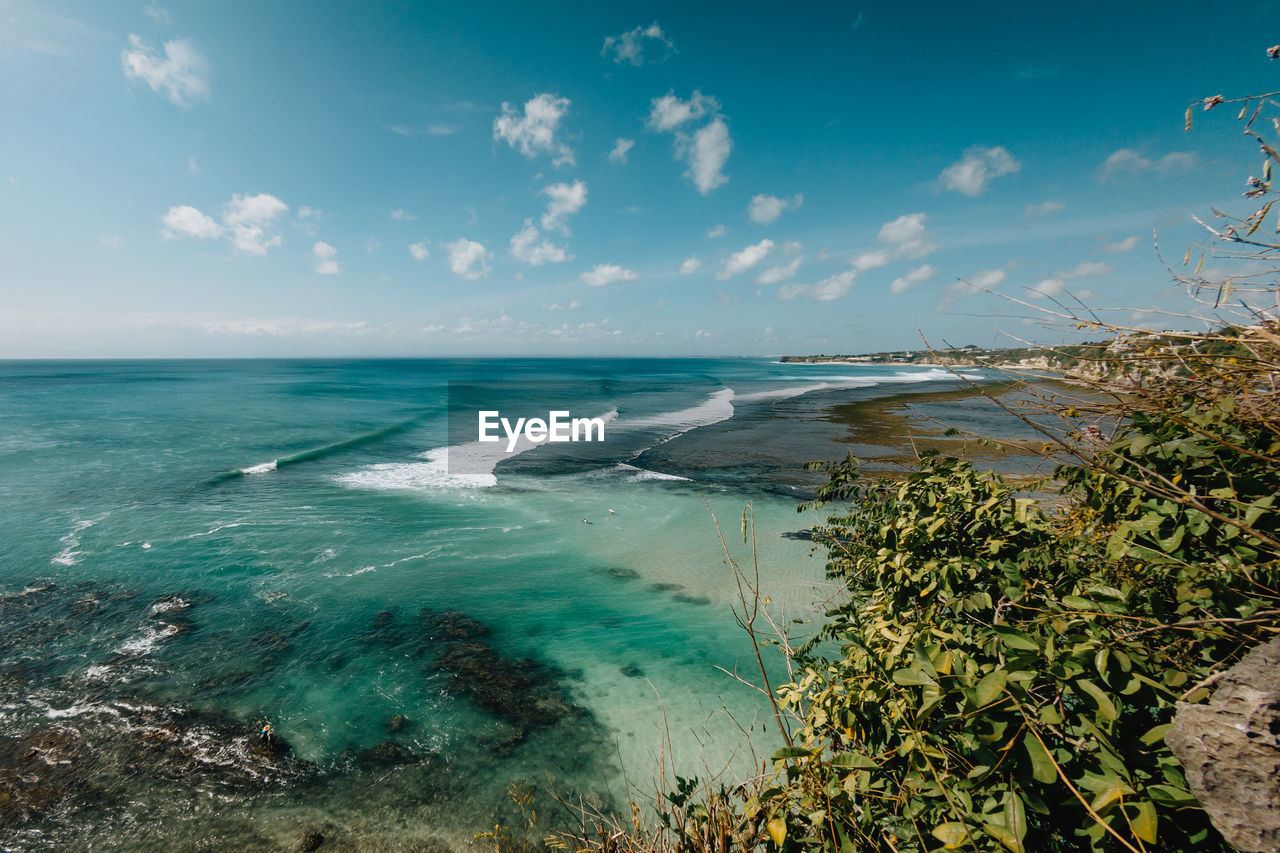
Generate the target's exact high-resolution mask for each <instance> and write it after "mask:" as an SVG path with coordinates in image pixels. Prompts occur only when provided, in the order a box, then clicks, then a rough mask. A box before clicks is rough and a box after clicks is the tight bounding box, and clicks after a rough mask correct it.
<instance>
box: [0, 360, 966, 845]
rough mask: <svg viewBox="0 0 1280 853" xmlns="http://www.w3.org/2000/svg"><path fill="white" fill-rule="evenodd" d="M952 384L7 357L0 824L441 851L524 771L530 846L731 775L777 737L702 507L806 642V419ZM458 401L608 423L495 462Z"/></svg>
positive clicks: (812, 614) (18, 841) (886, 376)
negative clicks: (748, 520) (564, 829)
mask: <svg viewBox="0 0 1280 853" xmlns="http://www.w3.org/2000/svg"><path fill="white" fill-rule="evenodd" d="M955 385H956V380H955V377H954V376H952V375H951V374H949V373H947V372H946V371H942V370H936V369H928V368H912V367H902V368H899V367H885V366H870V365H867V366H863V365H859V366H848V365H831V364H815V365H809V364H780V363H777V362H773V361H769V360H764V359H585V358H584V359H545V360H544V359H444V360H350V361H331V360H288V361H277V360H272V361H132V362H108V361H78V362H0V844H2V845H3V849H5V850H43V849H84V850H90V849H92V850H174V849H225V848H226V847H228V846H232V845H234V846H236V847H237V848H239V849H242V850H259V849H261V850H280V849H297V847H298V845H299V844H300V841H301V839H303V838H304V836H306V835H307V834H308V833H312V832H318V833H320V834H322V835H324V836H325V838H326V839H327V841H326V845H327V846H325V847H323V848H321V849H349V850H437V851H441V850H450V849H454V850H460V849H465V848H466V847H469V846H471V845H472V844H473V841H472V839H473V837H474V836H475V834H476V833H479V832H484V831H486V830H489V831H492V829H493V827H494V825H495V824H497V825H499V826H502V825H507V826H513V827H518V826H519V824H520V815H519V812H518V811H517V810H516V809H515V806H514V804H513V802H512V800H511V798H510V797H509V796H508V790H509V788H510V786H511V785H512V784H519V783H521V782H524V783H529V784H532V785H534V786H535V787H536V788H537V789H538V793H537V794H536V799H535V802H536V803H537V804H538V806H539V808H538V814H539V827H538V829H537V830H536V831H535V835H539V834H541V833H542V832H543V831H544V830H547V829H550V828H552V827H553V826H554V825H555V824H556V822H557V821H564V820H567V819H568V817H569V815H570V812H569V811H568V810H567V809H566V808H565V807H564V806H563V805H562V804H561V803H559V802H557V799H560V800H563V801H564V802H566V803H578V802H587V803H589V804H593V805H594V806H596V807H599V808H603V809H620V810H623V811H625V810H627V809H628V808H629V807H628V803H629V802H630V801H632V800H636V801H638V802H642V801H643V797H645V796H646V795H647V796H652V795H653V793H654V791H655V790H659V789H662V788H663V786H664V785H667V784H672V783H673V779H674V777H675V776H677V775H679V776H682V777H686V778H693V777H697V778H699V779H701V780H707V779H712V778H715V779H719V780H722V781H725V782H726V783H727V784H732V783H733V782H734V781H736V780H741V779H744V778H746V777H748V776H749V775H751V774H752V773H755V772H758V770H759V762H760V758H761V756H762V755H765V756H767V754H768V752H769V751H771V749H772V748H773V746H774V745H776V742H777V740H778V738H777V734H776V732H771V730H770V725H771V722H770V718H769V711H768V706H767V704H766V703H765V702H764V700H763V698H762V697H761V696H760V695H759V694H758V693H757V692H755V691H753V690H752V689H751V688H750V687H748V686H746V685H744V684H742V683H740V682H739V681H737V680H735V678H734V677H732V675H731V674H732V673H738V674H740V675H741V676H742V677H743V678H746V679H748V680H752V681H758V673H755V672H754V671H753V669H754V657H753V654H752V650H751V644H750V642H749V641H748V640H747V639H746V637H745V635H744V634H743V632H742V630H741V628H740V627H739V626H738V625H737V624H735V621H734V617H733V613H732V610H731V607H732V605H733V604H734V603H735V602H736V601H737V591H736V590H737V587H736V585H735V582H734V578H733V575H732V573H731V571H730V569H729V568H728V567H727V565H726V564H725V560H724V553H723V550H722V546H721V542H720V538H719V535H718V533H717V529H716V524H715V522H714V520H713V518H714V519H718V520H719V523H720V527H721V529H722V532H723V534H724V538H725V541H726V542H727V543H728V546H729V549H730V551H731V552H732V553H733V555H734V557H735V558H736V559H738V560H739V561H741V562H742V563H743V564H744V565H746V566H748V567H750V566H751V565H752V558H753V555H752V548H751V545H750V543H744V541H743V535H742V529H743V528H742V521H743V513H744V510H749V512H750V513H751V514H752V517H753V518H754V521H755V527H756V537H755V539H756V547H757V553H756V555H755V556H756V557H757V558H758V564H759V567H760V573H761V585H762V594H764V595H767V596H769V598H770V599H771V604H770V606H771V608H773V609H774V611H775V612H776V613H778V615H779V619H780V621H782V622H783V623H785V624H790V625H791V626H792V627H793V628H794V630H796V631H797V632H798V633H799V635H801V636H803V635H804V632H805V630H806V626H807V625H809V624H811V623H812V621H813V620H814V619H815V618H816V616H817V615H818V614H820V611H821V606H822V605H821V602H822V601H823V600H824V599H825V598H827V597H828V596H829V595H830V594H831V593H832V590H831V589H830V587H829V585H828V582H827V581H826V579H825V577H824V573H823V559H822V555H821V554H815V553H813V551H812V547H811V543H810V542H809V541H808V540H807V538H806V537H805V535H804V531H805V530H806V528H807V527H808V526H809V525H810V524H811V523H813V521H815V520H816V518H815V517H814V516H813V515H801V514H797V512H796V506H797V504H798V503H799V502H800V501H802V500H804V499H806V498H807V497H809V496H810V495H811V494H812V489H813V487H814V485H815V484H816V482H818V480H817V479H816V476H817V475H815V474H813V473H810V472H804V471H803V470H802V467H801V463H802V462H803V461H805V460H806V459H811V458H832V457H835V456H841V455H843V453H844V451H845V449H847V448H845V447H844V446H843V445H842V442H845V441H847V435H846V434H847V429H846V428H845V427H843V426H841V425H840V424H837V423H833V422H831V421H830V420H824V419H823V417H822V413H823V412H825V411H826V410H827V409H829V407H830V406H831V405H833V404H834V403H837V402H844V401H848V400H851V399H867V398H869V397H875V396H878V395H887V394H894V393H899V392H901V391H902V390H904V389H909V388H911V389H924V388H939V389H941V388H948V387H955ZM451 403H452V407H451ZM477 405H486V406H488V405H492V406H493V407H494V409H495V410H499V411H501V412H502V414H503V415H504V416H506V415H507V414H508V413H510V414H511V415H512V420H513V421H514V418H515V416H524V417H530V416H538V417H545V416H546V415H547V413H548V412H549V411H552V410H556V409H557V408H562V409H564V410H566V411H571V412H572V414H573V415H574V416H581V417H587V418H600V419H601V422H602V423H603V424H604V431H605V434H606V440H605V441H604V442H597V443H589V442H582V443H571V444H564V443H562V444H542V445H532V444H530V443H529V442H527V441H526V442H524V443H522V444H521V445H519V446H517V447H516V448H515V449H516V450H517V451H519V452H516V453H511V454H507V453H505V452H504V451H505V447H506V444H505V440H504V441H503V442H501V443H499V444H490V443H481V442H478V441H477V437H476V436H475V435H474V430H471V427H470V426H469V425H470V424H473V423H474V418H475V409H474V407H475V406H477ZM469 430H471V431H470V432H469ZM584 522H590V523H584ZM771 666H773V667H774V668H775V669H774V675H775V676H782V675H784V673H785V671H784V670H783V669H782V667H781V662H780V661H779V660H777V659H773V660H772V661H771ZM267 723H269V724H270V725H271V727H272V730H273V732H274V735H273V741H272V744H271V745H270V746H269V747H268V748H263V747H262V745H261V744H260V742H259V736H258V732H259V731H260V729H261V727H262V726H263V725H264V724H267ZM285 744H287V746H288V750H289V751H288V753H287V754H280V755H275V754H271V753H272V752H273V751H279V752H283V749H284V745H285ZM552 790H554V791H555V792H556V793H555V794H554V795H553V794H552V793H549V792H550V791H552ZM580 798H581V799H580Z"/></svg>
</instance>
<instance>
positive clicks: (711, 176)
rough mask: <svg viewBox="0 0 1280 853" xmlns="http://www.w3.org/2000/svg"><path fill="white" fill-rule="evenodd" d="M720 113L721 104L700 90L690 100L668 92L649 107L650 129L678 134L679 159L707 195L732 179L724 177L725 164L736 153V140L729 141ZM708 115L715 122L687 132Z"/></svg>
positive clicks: (699, 189) (726, 126) (676, 151)
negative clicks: (690, 125) (734, 143)
mask: <svg viewBox="0 0 1280 853" xmlns="http://www.w3.org/2000/svg"><path fill="white" fill-rule="evenodd" d="M719 112H720V102H719V101H717V100H716V99H715V98H712V97H709V96H706V95H703V94H702V93H701V92H699V91H697V90H694V93H693V96H692V97H691V98H689V100H687V101H682V100H680V98H678V97H676V95H675V94H674V93H673V92H668V93H667V94H665V95H663V96H662V97H660V98H654V99H653V101H651V102H650V105H649V122H648V124H649V127H650V128H652V129H653V130H656V131H658V132H660V133H674V134H675V137H676V142H675V156H676V159H677V160H682V161H684V162H685V163H687V164H688V166H689V168H688V169H687V170H686V171H685V173H684V174H685V177H687V178H689V179H690V180H691V181H693V184H694V186H696V187H697V188H698V192H700V193H702V194H703V195H706V194H707V193H709V192H711V191H712V190H714V189H715V188H716V187H718V186H721V185H723V184H724V183H726V182H727V181H728V180H729V179H728V178H727V177H726V176H725V175H724V164H725V162H726V161H728V159H729V154H730V152H731V151H732V150H733V140H732V139H730V138H729V125H728V124H726V123H725V121H724V118H723V117H722V116H721V115H720V114H719ZM708 116H709V117H711V120H710V121H709V122H708V123H707V124H705V125H703V126H702V127H700V128H698V130H696V131H694V132H693V133H692V134H690V133H687V132H686V131H685V130H684V129H683V128H684V125H686V124H688V123H689V122H696V121H698V120H700V119H702V118H706V117H708Z"/></svg>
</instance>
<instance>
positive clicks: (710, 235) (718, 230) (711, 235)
mask: <svg viewBox="0 0 1280 853" xmlns="http://www.w3.org/2000/svg"><path fill="white" fill-rule="evenodd" d="M728 233H729V231H728V229H727V228H725V227H724V226H723V225H717V226H715V227H714V228H708V229H707V239H708V240H714V239H716V238H717V237H723V236H724V235H725V234H728Z"/></svg>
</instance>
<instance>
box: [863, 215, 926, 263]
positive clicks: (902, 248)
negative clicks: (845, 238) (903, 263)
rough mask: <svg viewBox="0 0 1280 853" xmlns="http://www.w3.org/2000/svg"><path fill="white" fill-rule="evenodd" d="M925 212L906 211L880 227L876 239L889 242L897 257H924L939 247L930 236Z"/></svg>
mask: <svg viewBox="0 0 1280 853" xmlns="http://www.w3.org/2000/svg"><path fill="white" fill-rule="evenodd" d="M926 219H928V215H927V214H924V213H906V214H903V215H902V216H899V217H898V218H897V219H895V220H893V221H892V222H886V223H885V224H884V225H882V226H881V227H880V233H879V234H878V235H877V236H876V239H877V240H879V241H880V242H882V243H887V244H889V246H890V247H892V248H891V251H892V254H893V257H895V258H922V257H924V256H925V255H927V254H929V253H930V252H932V251H933V250H934V249H936V248H938V246H937V244H936V243H934V242H933V239H932V238H931V237H930V236H929V234H928V231H927V230H926V228H925V224H924V221H925V220H926Z"/></svg>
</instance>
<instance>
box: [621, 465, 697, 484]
mask: <svg viewBox="0 0 1280 853" xmlns="http://www.w3.org/2000/svg"><path fill="white" fill-rule="evenodd" d="M613 470H614V471H618V472H620V473H622V474H624V475H625V478H626V481H627V482H628V483H641V482H644V481H645V480H681V481H684V482H689V478H688V477H678V476H676V475H675V474H664V473H662V472H661V471H650V470H649V469H648V468H637V467H636V466H635V465H628V464H627V463H625V462H619V463H618V464H617V465H615V466H613Z"/></svg>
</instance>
